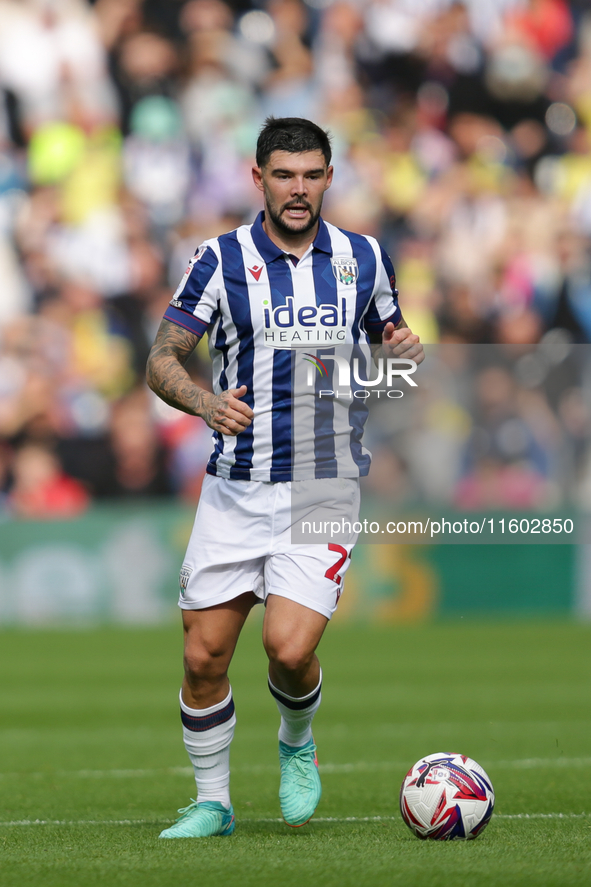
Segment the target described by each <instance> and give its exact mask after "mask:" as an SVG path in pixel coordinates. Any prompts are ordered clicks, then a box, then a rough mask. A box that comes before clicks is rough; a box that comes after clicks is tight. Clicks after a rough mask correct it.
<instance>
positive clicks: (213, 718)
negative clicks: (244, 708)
mask: <svg viewBox="0 0 591 887" xmlns="http://www.w3.org/2000/svg"><path fill="white" fill-rule="evenodd" d="M233 715H234V700H233V699H232V697H230V701H229V702H228V703H227V705H225V706H224V707H223V708H221V709H220V710H219V711H214V712H212V713H211V714H207V715H203V716H200V717H194V716H193V715H190V714H188V713H187V712H186V711H184V710H183V709H182V708H181V721H182V722H183V727H186V728H187V730H191V732H192V733H203V732H204V731H205V730H211V728H212V727H219V726H220V724H225V723H226V721H229V720H230V719H231V718H232V717H233Z"/></svg>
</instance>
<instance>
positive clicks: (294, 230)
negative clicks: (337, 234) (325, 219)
mask: <svg viewBox="0 0 591 887" xmlns="http://www.w3.org/2000/svg"><path fill="white" fill-rule="evenodd" d="M289 206H304V207H305V208H306V209H307V210H308V212H309V213H310V216H309V218H308V221H307V222H306V224H305V225H304V226H303V227H301V228H300V227H297V225H295V224H294V225H293V227H292V226H291V225H290V224H289V223H288V222H286V221H284V220H283V218H282V216H281V214H280V213H278V212H277V211H276V210H275V207H274V206H272V205H271V204H270V202H269V201H266V206H265V210H266V212H267V213H268V215H269V218H270V219H271V221H272V222H273V224H274V225H275V227H276V228H277V230H278V231H281V232H282V233H283V234H305V233H306V231H309V230H310V229H311V228H313V227H314V225H315V224H316V222H317V221H318V219H319V218H320V210H321V209H322V201H320V205H319V206H318V208H317V210H316V212H314V208H313V207H312V206H311V205H310V204H309V203H308V202H307V201H306V200H298V201H297V203H291V204H290V203H286V204H285V206H283V207H282V210H281V212H283V210H285V209H287V208H288V207H289Z"/></svg>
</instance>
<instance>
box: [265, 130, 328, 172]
mask: <svg viewBox="0 0 591 887" xmlns="http://www.w3.org/2000/svg"><path fill="white" fill-rule="evenodd" d="M273 151H288V152H289V153H290V154H301V153H303V152H304V151H322V153H323V154H324V159H325V160H326V165H327V166H329V165H330V159H331V157H332V150H331V147H330V137H329V135H328V133H327V132H325V131H324V130H323V129H321V128H320V127H319V126H317V125H316V124H315V123H312V121H311V120H306V119H305V118H304V117H267V119H266V120H265V124H264V126H263V128H262V129H261V131H260V134H259V138H258V141H257V153H256V163H257V166H258V167H259V168H261V167H263V166H265V164H266V163H268V162H269V159H270V157H271V154H272V153H273Z"/></svg>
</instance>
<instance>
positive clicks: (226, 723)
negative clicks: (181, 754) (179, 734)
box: [180, 688, 236, 807]
mask: <svg viewBox="0 0 591 887" xmlns="http://www.w3.org/2000/svg"><path fill="white" fill-rule="evenodd" d="M180 702H181V720H182V722H183V739H184V741H185V748H186V749H187V753H188V755H189V758H190V759H191V763H192V764H193V769H194V771H195V782H196V783H197V800H198V801H220V802H221V803H222V804H223V805H224V807H229V806H230V743H231V742H232V737H233V736H234V727H235V725H236V715H235V714H234V700H233V699H232V688H230V692H229V693H228V695H227V696H226V698H225V699H224V700H223V701H222V702H217V703H216V704H215V705H212V706H210V707H209V708H189V706H188V705H186V704H185V703H184V702H183V694H182V691H181V694H180Z"/></svg>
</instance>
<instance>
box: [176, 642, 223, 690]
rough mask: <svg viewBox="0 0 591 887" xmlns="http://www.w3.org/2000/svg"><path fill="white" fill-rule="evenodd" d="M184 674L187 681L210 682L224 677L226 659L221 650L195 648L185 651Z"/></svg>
mask: <svg viewBox="0 0 591 887" xmlns="http://www.w3.org/2000/svg"><path fill="white" fill-rule="evenodd" d="M184 666H185V674H186V676H187V679H188V680H189V681H190V682H191V683H193V682H194V681H200V680H201V681H203V680H207V681H212V680H214V681H215V680H219V679H220V678H223V677H225V675H226V672H227V670H228V664H227V657H226V656H225V655H224V651H223V650H216V649H213V650H209V649H207V648H206V647H197V648H194V649H188V650H185V656H184Z"/></svg>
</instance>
